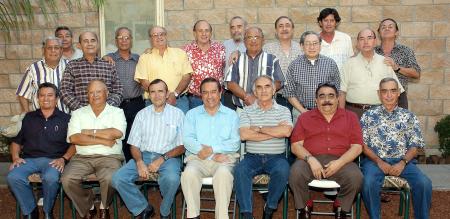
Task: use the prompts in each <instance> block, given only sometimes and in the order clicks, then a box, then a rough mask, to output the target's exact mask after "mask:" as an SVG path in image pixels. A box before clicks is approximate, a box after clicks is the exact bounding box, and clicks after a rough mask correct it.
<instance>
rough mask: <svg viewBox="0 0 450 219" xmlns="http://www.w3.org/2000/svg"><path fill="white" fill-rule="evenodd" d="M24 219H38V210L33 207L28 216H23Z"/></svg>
mask: <svg viewBox="0 0 450 219" xmlns="http://www.w3.org/2000/svg"><path fill="white" fill-rule="evenodd" d="M23 218H24V219H39V209H38V208H37V207H35V208H34V209H33V211H32V212H31V213H30V214H29V215H24V216H23Z"/></svg>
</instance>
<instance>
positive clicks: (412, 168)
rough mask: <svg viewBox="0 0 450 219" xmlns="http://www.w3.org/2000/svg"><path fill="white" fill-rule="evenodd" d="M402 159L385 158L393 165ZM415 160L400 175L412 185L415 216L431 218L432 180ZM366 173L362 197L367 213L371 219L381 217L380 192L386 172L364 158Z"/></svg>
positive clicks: (362, 164)
mask: <svg viewBox="0 0 450 219" xmlns="http://www.w3.org/2000/svg"><path fill="white" fill-rule="evenodd" d="M400 160H401V159H385V161H386V162H387V163H389V164H391V165H393V164H396V163H398V162H399V161H400ZM415 163H416V161H415V160H413V161H411V162H409V163H408V165H406V166H405V169H403V172H402V173H401V174H400V177H402V178H405V179H406V180H407V181H408V184H409V185H410V186H411V193H412V202H413V208H414V217H415V218H417V219H423V218H429V213H430V206H431V189H432V188H431V180H430V179H429V178H428V177H427V176H426V175H425V174H423V173H422V172H421V171H420V169H419V168H417V166H416V165H415ZM361 166H362V172H363V175H364V181H363V187H362V198H363V201H364V206H366V209H367V213H368V214H369V217H370V218H371V219H378V218H380V207H381V204H380V201H381V200H380V192H381V186H382V185H383V180H384V176H385V175H384V173H383V171H382V170H381V169H380V168H379V167H378V165H377V164H376V163H374V162H373V161H371V160H369V159H367V158H366V159H364V160H363V161H362V163H361Z"/></svg>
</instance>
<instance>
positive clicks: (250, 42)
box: [244, 28, 264, 54]
mask: <svg viewBox="0 0 450 219" xmlns="http://www.w3.org/2000/svg"><path fill="white" fill-rule="evenodd" d="M263 43H264V38H263V37H262V35H261V33H259V31H258V30H257V29H255V28H252V29H249V30H247V33H246V34H245V41H244V44H245V47H246V48H247V52H249V53H255V54H256V53H259V52H261V50H262V46H263Z"/></svg>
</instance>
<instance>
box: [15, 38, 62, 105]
mask: <svg viewBox="0 0 450 219" xmlns="http://www.w3.org/2000/svg"><path fill="white" fill-rule="evenodd" d="M42 50H43V54H44V58H43V59H41V60H39V61H37V62H34V63H33V64H31V65H30V67H28V69H27V70H26V72H25V75H24V76H23V78H22V81H21V82H20V84H19V87H18V88H17V91H16V95H17V96H18V98H19V103H20V107H21V109H22V112H29V111H30V106H29V105H30V103H29V101H31V111H34V110H36V109H39V108H40V106H39V101H38V89H39V85H40V84H43V83H45V82H49V83H52V84H54V85H56V87H60V85H61V78H62V75H63V73H64V69H65V68H66V63H67V61H66V60H65V59H63V58H61V56H62V42H61V40H60V39H58V38H56V37H47V38H46V39H45V40H44V41H43V42H42ZM57 107H58V109H59V110H61V111H63V112H65V113H68V112H69V110H68V108H67V107H65V106H64V104H63V102H62V100H61V98H58V99H57Z"/></svg>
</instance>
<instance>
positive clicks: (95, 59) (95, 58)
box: [80, 56, 100, 62]
mask: <svg viewBox="0 0 450 219" xmlns="http://www.w3.org/2000/svg"><path fill="white" fill-rule="evenodd" d="M80 59H81V60H83V61H86V62H88V60H87V59H86V58H85V57H84V56H83V57H81V58H80ZM99 60H100V57H98V56H95V57H94V62H98V61H99Z"/></svg>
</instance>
